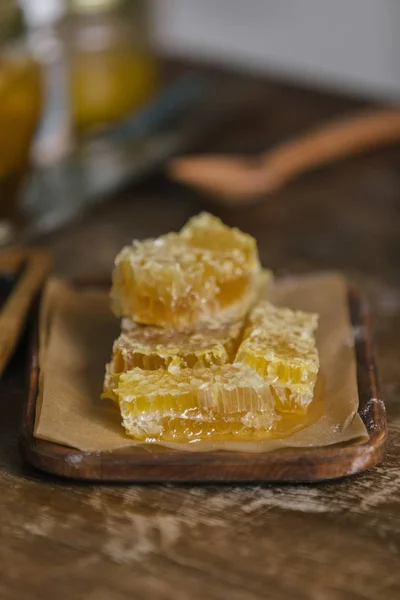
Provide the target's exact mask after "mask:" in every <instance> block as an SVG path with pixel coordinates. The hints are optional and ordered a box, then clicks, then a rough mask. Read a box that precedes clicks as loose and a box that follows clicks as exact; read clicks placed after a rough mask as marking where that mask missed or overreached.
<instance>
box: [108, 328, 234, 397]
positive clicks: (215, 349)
mask: <svg viewBox="0 0 400 600" xmlns="http://www.w3.org/2000/svg"><path fill="white" fill-rule="evenodd" d="M243 325H244V322H243V321H235V322H233V323H222V324H221V325H218V324H216V323H210V324H208V325H203V326H202V327H201V328H199V329H196V330H191V331H186V332H185V331H176V330H174V329H162V328H160V327H154V326H152V325H140V324H137V323H135V322H134V321H131V320H129V319H123V321H122V332H121V335H120V336H119V338H117V339H116V340H115V342H114V346H113V353H112V359H111V362H110V364H109V365H107V368H106V378H105V384H104V395H105V396H107V397H109V398H112V399H115V394H114V392H113V387H114V386H115V384H116V382H118V375H120V374H121V373H124V372H126V371H129V370H131V369H135V368H140V369H143V370H145V371H153V370H156V369H170V370H173V369H174V368H175V369H182V368H190V369H197V368H206V367H210V366H211V365H224V364H226V363H230V362H232V361H233V359H234V357H235V354H236V351H237V348H238V345H239V341H240V337H241V334H242V331H243Z"/></svg>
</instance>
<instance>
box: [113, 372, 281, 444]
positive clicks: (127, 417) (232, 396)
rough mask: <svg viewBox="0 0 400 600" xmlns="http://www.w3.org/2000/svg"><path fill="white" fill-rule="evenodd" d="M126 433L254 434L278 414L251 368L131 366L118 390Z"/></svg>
mask: <svg viewBox="0 0 400 600" xmlns="http://www.w3.org/2000/svg"><path fill="white" fill-rule="evenodd" d="M115 393H116V395H117V398H118V403H119V407H120V410H121V415H122V423H123V425H124V427H125V429H126V432H127V433H128V435H131V436H132V437H134V438H135V439H137V440H142V441H157V440H158V441H161V440H169V441H176V442H178V441H179V442H187V441H193V440H199V439H213V440H216V439H231V438H232V437H235V439H254V437H259V436H262V435H266V434H267V433H268V432H269V431H270V430H271V429H272V428H273V427H274V425H275V423H276V421H277V419H278V417H277V416H276V413H275V410H274V403H275V399H274V397H273V395H272V394H271V390H270V388H269V386H268V385H266V384H265V382H264V380H263V379H262V377H260V376H259V375H258V374H257V373H256V372H255V371H253V369H250V368H249V367H246V366H244V365H235V364H232V365H231V364H226V365H222V366H211V367H209V368H206V369H181V370H179V369H178V370H176V371H174V372H169V371H165V370H162V369H159V370H157V371H144V370H142V369H138V368H136V369H133V370H132V371H129V372H127V373H123V374H122V375H121V376H120V377H119V382H118V386H117V388H116V390H115Z"/></svg>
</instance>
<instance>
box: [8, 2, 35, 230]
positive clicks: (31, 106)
mask: <svg viewBox="0 0 400 600" xmlns="http://www.w3.org/2000/svg"><path fill="white" fill-rule="evenodd" d="M22 34H23V18H22V13H21V10H20V8H19V6H18V4H17V3H16V1H13V0H2V2H1V4H0V242H1V241H4V235H6V231H7V232H8V230H9V227H11V224H12V223H13V222H14V221H15V220H16V219H17V217H18V202H17V198H18V190H19V185H20V183H21V180H22V178H23V176H24V174H25V173H26V169H27V165H28V160H29V152H30V146H31V142H32V139H33V136H34V132H35V129H36V125H37V122H38V119H39V115H40V107H41V81H40V69H39V66H38V65H37V63H36V61H35V60H33V59H32V57H31V55H30V52H29V50H28V48H27V46H26V45H25V44H24V41H23V36H22Z"/></svg>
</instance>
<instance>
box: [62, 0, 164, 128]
mask: <svg viewBox="0 0 400 600" xmlns="http://www.w3.org/2000/svg"><path fill="white" fill-rule="evenodd" d="M145 16H146V13H145V3H144V2H132V1H131V2H128V1H124V0H71V3H70V17H69V28H70V29H69V31H70V35H69V36H68V39H69V40H70V54H69V58H70V86H71V110H72V121H73V123H74V125H75V129H76V131H77V132H78V134H79V132H82V131H87V130H93V129H97V128H101V127H103V126H105V125H108V124H110V123H112V122H115V121H117V120H119V119H121V118H123V117H124V116H126V115H127V114H128V113H130V112H131V111H132V110H134V109H136V108H138V107H139V106H140V105H142V104H143V103H144V102H146V100H148V98H149V97H150V96H151V94H152V93H153V91H154V88H155V81H156V64H155V59H154V57H153V56H152V54H151V52H150V51H149V48H148V45H147V40H146V26H145ZM72 32H73V35H72Z"/></svg>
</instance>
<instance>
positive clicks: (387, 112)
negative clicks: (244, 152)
mask: <svg viewBox="0 0 400 600" xmlns="http://www.w3.org/2000/svg"><path fill="white" fill-rule="evenodd" d="M398 140H400V109H397V108H391V109H375V110H368V111H364V112H362V113H360V114H357V115H355V116H354V115H352V116H349V117H346V118H344V119H339V120H337V121H334V122H332V123H329V124H328V125H322V126H320V127H317V128H316V129H315V130H313V131H311V132H309V133H307V134H305V135H302V136H300V137H298V138H296V139H294V140H289V141H288V142H284V143H283V144H281V145H279V146H278V147H277V148H275V149H273V150H271V151H269V152H265V153H264V154H262V156H261V157H260V158H261V160H260V168H261V169H262V168H263V167H265V168H266V169H267V170H268V173H269V180H270V182H271V183H272V181H273V182H274V185H273V186H272V187H279V185H282V184H284V183H286V182H287V181H289V180H290V179H292V178H294V177H296V176H297V175H299V174H300V173H303V172H305V171H308V170H311V169H313V168H316V167H319V166H322V165H325V164H329V163H331V162H333V161H335V160H338V159H342V158H345V157H348V156H351V155H354V154H357V153H361V152H365V151H367V150H371V149H373V148H376V147H379V146H385V145H388V144H391V143H393V142H396V141H398Z"/></svg>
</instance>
